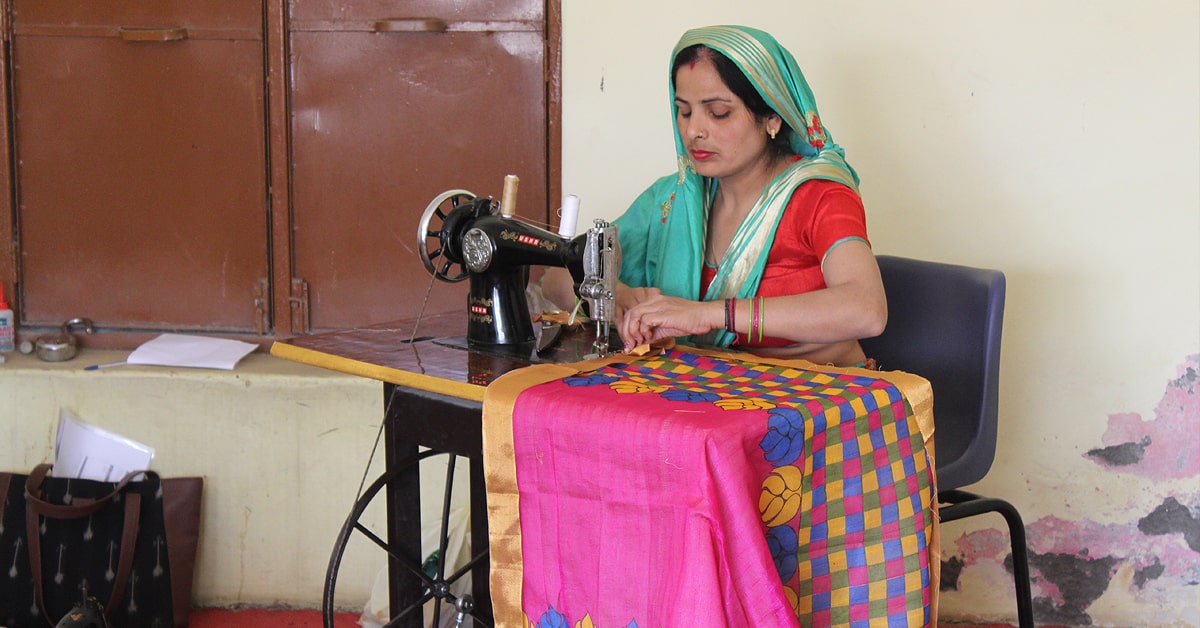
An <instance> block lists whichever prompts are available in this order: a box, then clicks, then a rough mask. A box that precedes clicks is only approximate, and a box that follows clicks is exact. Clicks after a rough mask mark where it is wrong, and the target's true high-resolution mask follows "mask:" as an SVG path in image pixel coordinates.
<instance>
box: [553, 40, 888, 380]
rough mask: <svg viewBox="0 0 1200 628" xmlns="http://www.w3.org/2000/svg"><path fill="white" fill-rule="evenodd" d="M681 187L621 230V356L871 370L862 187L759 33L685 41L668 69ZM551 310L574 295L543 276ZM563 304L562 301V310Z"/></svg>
mask: <svg viewBox="0 0 1200 628" xmlns="http://www.w3.org/2000/svg"><path fill="white" fill-rule="evenodd" d="M672 58H673V63H672V67H671V90H670V91H671V99H672V102H673V107H674V110H675V146H676V153H677V155H678V160H679V172H678V173H676V174H672V175H669V176H666V177H663V178H662V179H659V180H658V181H657V182H656V183H655V184H654V185H652V186H651V187H650V188H649V189H648V190H646V191H645V192H644V193H643V194H642V195H641V196H640V197H639V198H638V199H637V200H636V201H635V202H634V204H633V206H632V207H630V209H629V210H628V211H627V212H626V213H625V214H624V215H623V216H621V217H620V218H619V219H617V221H616V224H617V225H618V227H619V231H618V233H619V236H620V242H621V248H622V256H623V259H622V267H621V286H620V287H619V290H618V294H617V305H618V317H619V320H618V325H619V331H620V334H621V337H622V339H623V340H624V342H625V346H626V349H628V348H630V347H632V346H634V345H638V344H641V343H645V342H651V341H654V340H658V339H662V338H667V337H680V336H689V337H690V340H691V341H692V342H695V343H697V344H702V345H709V346H717V347H732V348H735V349H743V350H747V351H751V352H753V353H756V354H760V355H770V356H777V357H793V358H804V359H807V360H810V361H813V362H817V363H821V364H833V365H837V366H851V365H864V364H866V356H865V355H864V354H863V351H862V348H861V347H860V346H859V343H858V339H859V338H867V337H871V336H875V335H878V334H879V333H880V332H881V331H882V330H883V327H884V324H885V323H886V321H887V304H886V300H885V297H884V292H883V285H882V283H881V281H880V278H879V268H878V266H877V265H876V263H875V257H874V255H873V254H872V252H871V248H870V245H869V244H868V240H867V234H866V227H865V217H864V210H863V206H862V201H861V200H860V198H859V195H858V191H857V185H858V176H857V174H856V173H855V172H854V170H853V169H852V168H851V167H850V166H849V164H847V163H846V161H845V159H844V157H843V151H842V149H841V147H839V146H838V145H837V144H835V143H834V142H833V139H832V137H830V135H829V132H828V131H827V130H826V129H824V128H823V127H822V126H821V123H820V117H819V115H818V113H817V108H816V103H815V101H814V99H813V96H812V93H811V92H810V91H809V89H808V85H807V84H806V83H805V81H804V77H803V75H802V74H801V72H800V69H799V67H798V66H797V65H796V61H795V59H793V57H792V55H791V54H790V53H789V52H788V51H787V50H786V49H784V48H783V47H782V46H780V45H779V43H778V42H776V41H775V39H774V38H772V37H771V36H770V35H768V34H766V33H764V32H762V31H758V30H755V29H750V28H744V27H733V26H716V27H707V28H700V29H694V30H691V31H688V32H687V33H685V34H684V36H683V37H682V38H681V39H680V41H679V43H678V44H677V45H676V47H675V51H674V53H673V55H672ZM545 289H546V292H547V294H548V295H549V296H550V298H551V299H552V300H556V297H557V300H558V302H563V301H567V300H568V299H571V298H572V297H573V295H570V294H569V293H567V292H566V291H567V290H569V279H567V278H566V273H564V272H555V273H550V274H549V275H548V278H547V280H546V285H545ZM564 296H565V297H567V299H563V297H564Z"/></svg>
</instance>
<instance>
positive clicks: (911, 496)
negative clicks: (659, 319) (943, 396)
mask: <svg viewBox="0 0 1200 628" xmlns="http://www.w3.org/2000/svg"><path fill="white" fill-rule="evenodd" d="M562 383H563V384H566V385H567V386H569V387H606V388H607V389H608V390H609V391H611V392H612V393H615V394H617V395H620V396H627V395H656V396H657V397H659V398H660V399H663V400H666V401H668V402H672V403H676V404H686V407H687V408H690V407H694V406H708V407H711V408H713V409H714V410H716V411H720V412H738V413H757V415H754V416H761V420H759V421H757V425H759V426H760V428H759V429H760V430H761V431H760V432H757V433H755V434H752V435H751V436H753V438H754V441H753V442H757V443H758V445H759V448H760V449H761V456H762V460H763V461H765V462H766V463H767V466H766V467H765V468H766V469H769V471H768V472H767V473H766V475H765V476H763V477H762V478H761V488H760V492H759V496H758V508H759V515H760V517H761V534H762V539H763V542H764V545H765V547H766V548H767V551H769V553H770V560H771V562H772V563H773V564H774V568H775V571H776V573H777V575H778V578H779V582H780V583H781V585H782V586H783V595H784V597H785V598H786V601H787V603H788V604H790V605H791V606H792V609H793V610H794V611H795V613H796V616H797V617H798V618H799V619H800V624H801V625H805V626H807V625H818V626H855V625H863V626H866V625H872V626H873V625H888V626H920V625H925V624H927V623H928V621H929V619H930V608H929V603H930V590H929V586H930V580H929V577H930V575H929V562H928V551H927V550H928V544H929V542H930V539H929V534H930V533H931V530H932V525H933V524H932V514H931V511H930V508H929V506H930V504H931V502H932V499H933V495H932V478H931V473H932V471H931V468H930V465H929V460H928V457H927V454H926V452H925V448H924V440H923V438H922V436H921V434H920V431H919V430H918V429H917V428H916V425H915V422H914V421H913V420H912V417H911V415H912V412H911V409H910V408H909V407H908V405H907V402H906V401H905V400H904V398H903V396H902V395H901V394H900V392H899V389H897V388H896V387H895V386H894V385H892V384H890V383H889V382H887V381H886V380H884V379H881V378H877V377H873V376H869V375H860V374H858V373H856V372H855V371H850V372H848V373H839V372H834V373H827V372H823V371H807V370H801V369H798V368H791V367H786V366H773V365H764V364H760V363H755V362H742V361H740V360H736V359H731V358H717V357H713V356H709V355H705V354H695V353H688V352H684V351H678V350H675V351H669V352H667V353H666V354H664V355H661V356H651V357H646V358H642V359H640V360H636V361H633V362H630V363H628V364H617V365H608V366H605V367H602V368H600V369H598V370H596V371H593V372H590V373H586V374H582V375H579V376H574V377H568V378H564V379H563V380H562ZM676 412H683V413H685V415H686V413H690V412H695V410H690V409H686V408H684V407H681V408H679V409H678V410H676ZM747 416H752V415H747ZM750 424H755V423H750ZM528 610H529V609H527V612H528ZM622 621H624V620H622ZM530 626H531V627H532V628H558V627H560V626H561V627H563V628H635V627H636V626H638V623H637V621H636V619H634V620H630V621H629V622H628V624H624V625H620V626H614V627H610V626H607V625H606V626H601V625H599V624H594V623H593V620H592V615H591V614H585V615H584V616H583V617H577V618H572V617H568V616H566V615H565V614H563V613H561V612H560V611H558V610H555V609H554V608H548V609H545V610H544V612H542V614H541V615H540V616H539V618H538V621H537V622H536V623H531V624H530Z"/></svg>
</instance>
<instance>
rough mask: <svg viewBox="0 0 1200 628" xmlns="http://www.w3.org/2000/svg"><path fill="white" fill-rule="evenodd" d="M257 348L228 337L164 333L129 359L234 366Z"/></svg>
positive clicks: (174, 364)
mask: <svg viewBox="0 0 1200 628" xmlns="http://www.w3.org/2000/svg"><path fill="white" fill-rule="evenodd" d="M257 348H258V345H255V344H251V343H249V342H242V341H240V340H229V339H227V338H212V337H209V336H190V335H184V334H162V335H161V336H159V337H157V338H155V339H153V340H148V341H146V342H144V343H142V345H141V346H140V347H138V348H137V349H134V350H133V353H130V354H129V358H128V359H127V360H126V363H128V364H149V365H154V366H186V367H195V368H209V369H225V370H233V367H235V366H237V363H238V361H240V360H241V359H242V358H244V357H246V356H247V355H249V354H250V352H251V351H254V350H255V349H257Z"/></svg>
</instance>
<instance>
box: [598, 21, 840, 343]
mask: <svg viewBox="0 0 1200 628" xmlns="http://www.w3.org/2000/svg"><path fill="white" fill-rule="evenodd" d="M697 44H700V45H704V46H707V47H708V48H711V49H713V50H715V51H717V52H720V53H721V54H723V55H725V56H726V57H728V58H729V59H730V60H732V61H733V62H734V63H735V64H737V66H738V67H739V68H741V70H742V72H743V73H745V75H746V76H747V78H749V79H750V82H751V83H752V84H753V85H754V86H755V87H756V88H757V89H758V92H759V94H761V95H762V97H763V99H764V100H765V101H766V102H767V104H768V105H770V106H771V108H772V109H774V110H775V112H776V113H778V114H779V116H780V117H781V118H782V119H783V121H784V122H786V123H787V125H788V126H789V127H791V129H792V130H793V131H794V132H793V134H792V150H793V151H794V152H795V153H796V154H797V155H798V156H799V157H800V159H799V160H798V161H796V162H795V163H793V164H792V165H791V167H789V168H788V169H787V171H785V172H784V173H783V174H781V175H779V177H777V178H776V179H775V180H774V181H773V182H772V183H771V184H770V185H769V186H767V189H766V190H764V191H763V195H762V196H761V197H760V198H759V200H758V202H757V203H756V204H755V206H754V207H753V208H752V209H751V210H750V213H749V214H748V215H747V217H746V218H745V220H743V222H742V224H741V226H740V227H739V228H738V230H737V232H736V233H735V234H734V238H733V241H732V243H731V244H730V245H729V249H728V251H727V252H726V255H725V258H724V259H723V260H722V262H721V266H720V268H719V270H718V272H717V276H716V278H715V279H714V280H713V282H712V285H711V286H710V287H709V290H708V292H707V293H706V294H704V295H701V294H700V271H701V267H702V265H703V263H704V243H705V242H706V240H707V237H706V230H707V226H708V199H709V198H710V196H709V195H710V194H712V193H713V192H714V191H715V185H716V182H715V181H711V180H707V179H706V178H705V177H701V176H700V175H699V174H697V173H696V170H695V167H694V166H693V164H692V161H691V158H690V157H689V156H688V152H687V147H686V145H685V144H684V142H683V138H682V137H681V136H680V134H679V127H678V125H677V124H674V122H673V125H674V128H675V152H676V155H677V156H678V163H679V169H678V172H677V173H676V174H672V175H669V176H665V177H663V178H661V179H659V180H658V181H656V182H655V183H654V184H653V185H651V186H650V187H649V188H648V189H647V190H646V191H645V192H643V193H642V194H641V195H640V196H639V197H638V198H637V199H636V200H635V201H634V203H633V205H632V206H631V207H630V208H629V210H628V211H627V212H625V214H624V215H622V216H621V217H620V218H618V219H617V220H616V223H617V224H618V225H619V230H618V233H619V235H620V241H621V254H622V265H621V281H622V282H623V283H625V284H627V285H630V286H634V287H650V286H653V287H656V288H659V289H660V290H662V292H663V294H666V295H669V296H675V297H680V298H684V299H689V300H692V301H698V300H701V299H703V300H705V301H713V300H718V299H727V298H739V299H744V298H750V297H752V296H754V294H755V293H756V292H757V291H758V284H759V281H760V280H761V279H762V271H763V267H764V266H765V265H766V261H767V252H768V251H769V250H770V249H771V244H772V243H773V242H774V238H775V229H776V227H777V226H778V225H779V219H780V217H781V216H782V215H783V210H784V208H785V207H787V204H788V201H789V200H790V199H791V196H792V193H793V192H794V191H795V189H796V187H797V186H799V185H800V184H801V183H803V182H804V181H807V180H809V179H828V180H831V181H837V182H839V183H842V184H844V185H846V186H847V187H849V188H850V189H852V190H854V191H856V192H857V191H858V175H857V173H855V172H854V169H853V168H851V167H850V164H848V163H847V162H846V159H845V151H843V150H842V148H841V147H840V146H838V145H837V144H836V143H835V142H834V141H833V138H832V137H831V136H830V135H829V131H828V130H826V129H825V128H824V127H823V126H822V125H821V122H820V117H819V116H818V114H817V103H816V100H815V99H814V98H813V95H812V91H811V90H810V89H809V87H808V83H807V82H805V80H804V75H803V74H802V73H801V72H800V67H799V66H798V65H797V64H796V60H795V59H794V58H793V57H792V55H791V53H789V52H788V51H787V50H786V49H785V48H784V47H783V46H781V45H779V43H778V42H777V41H775V38H773V37H772V36H771V35H769V34H767V33H765V32H762V31H760V30H756V29H752V28H747V27H743V26H709V27H705V28H698V29H693V30H689V31H688V32H686V33H684V34H683V37H682V38H680V40H679V43H677V44H676V45H675V50H674V51H673V52H672V53H671V60H672V65H673V62H674V60H675V57H676V56H677V55H678V54H679V53H680V51H682V50H683V49H684V48H687V47H690V46H694V45H697ZM668 83H669V84H670V85H671V88H670V102H671V111H672V120H675V116H674V110H675V87H674V80H669V81H668ZM692 340H693V341H694V342H697V343H699V344H704V345H712V346H717V347H727V346H729V345H730V344H731V343H732V342H733V340H734V335H733V334H731V333H729V332H727V331H724V330H716V331H714V332H712V333H710V334H707V335H706V336H704V337H702V338H694V339H692Z"/></svg>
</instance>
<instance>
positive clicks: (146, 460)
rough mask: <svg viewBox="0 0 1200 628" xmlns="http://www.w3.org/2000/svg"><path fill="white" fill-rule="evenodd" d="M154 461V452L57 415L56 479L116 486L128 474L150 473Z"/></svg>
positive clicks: (65, 414)
mask: <svg viewBox="0 0 1200 628" xmlns="http://www.w3.org/2000/svg"><path fill="white" fill-rule="evenodd" d="M153 458H154V450H153V449H151V448H150V447H148V446H146V445H143V444H142V443H139V442H137V441H135V440H130V439H128V438H125V437H124V436H120V435H117V434H113V433H112V432H109V431H107V430H103V429H101V428H98V427H96V426H94V425H88V424H87V423H84V422H83V421H80V420H79V419H78V418H76V417H75V416H74V415H72V414H71V413H70V412H67V411H66V410H59V412H58V439H57V441H56V442H55V445H54V469H53V475H54V476H55V477H60V478H83V479H87V480H101V481H104V482H116V481H117V480H120V479H121V478H122V477H125V474H127V473H129V472H130V471H143V470H145V469H149V468H150V460H151V459H153Z"/></svg>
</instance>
